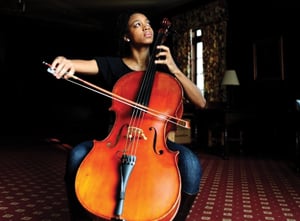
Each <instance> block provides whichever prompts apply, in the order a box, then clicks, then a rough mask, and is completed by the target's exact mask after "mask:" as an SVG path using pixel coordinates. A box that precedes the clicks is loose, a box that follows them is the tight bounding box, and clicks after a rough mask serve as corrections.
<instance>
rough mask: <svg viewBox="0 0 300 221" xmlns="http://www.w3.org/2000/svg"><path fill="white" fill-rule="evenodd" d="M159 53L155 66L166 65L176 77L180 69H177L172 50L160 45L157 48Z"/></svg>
mask: <svg viewBox="0 0 300 221" xmlns="http://www.w3.org/2000/svg"><path fill="white" fill-rule="evenodd" d="M157 50H158V53H157V54H156V58H157V59H156V60H155V64H165V65H167V67H168V68H169V71H170V72H171V73H172V74H174V75H176V73H178V72H180V70H179V68H178V67H177V65H176V63H175V62H174V59H173V57H172V54H171V52H170V49H169V48H168V47H167V46H165V45H158V46H157Z"/></svg>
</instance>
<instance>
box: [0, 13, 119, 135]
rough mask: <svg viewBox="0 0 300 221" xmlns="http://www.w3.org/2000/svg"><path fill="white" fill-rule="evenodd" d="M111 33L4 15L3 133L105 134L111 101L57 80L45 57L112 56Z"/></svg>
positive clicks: (0, 35)
mask: <svg viewBox="0 0 300 221" xmlns="http://www.w3.org/2000/svg"><path fill="white" fill-rule="evenodd" d="M110 31H112V29H110V30H106V31H105V33H104V32H102V31H101V30H99V29H96V28H95V29H89V28H80V29H78V28H76V27H69V26H67V25H64V24H54V23H47V22H37V21H33V20H30V19H25V18H21V17H7V16H4V17H1V32H0V39H1V41H0V55H1V56H0V61H1V62H0V65H1V89H0V98H1V116H0V117H1V125H2V128H3V129H2V135H20V136H40V135H41V136H54V137H55V136H56V137H57V136H58V137H61V138H65V139H69V140H72V141H73V140H76V141H81V140H82V138H97V137H103V135H104V134H106V132H107V124H108V117H107V115H106V111H104V110H107V109H108V107H109V102H108V100H107V99H105V98H104V97H103V96H101V95H98V94H95V93H94V92H91V91H88V90H87V89H83V88H80V87H79V86H76V85H73V84H71V83H69V82H67V81H64V80H56V79H55V78H54V77H53V76H51V74H49V73H48V72H47V71H46V70H47V67H46V66H44V65H43V64H42V61H46V62H48V63H51V62H52V60H53V59H54V58H55V57H56V56H58V55H64V56H66V57H69V58H87V59H88V58H92V57H93V56H95V55H101V54H112V53H113V52H112V50H113V49H114V45H111V40H112V37H111V34H110V33H109V32H110ZM89 80H91V81H92V82H93V81H95V82H96V79H92V78H91V79H89Z"/></svg>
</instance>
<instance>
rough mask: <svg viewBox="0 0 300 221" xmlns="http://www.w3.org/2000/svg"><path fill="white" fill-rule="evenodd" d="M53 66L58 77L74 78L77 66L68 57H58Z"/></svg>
mask: <svg viewBox="0 0 300 221" xmlns="http://www.w3.org/2000/svg"><path fill="white" fill-rule="evenodd" d="M51 68H52V69H53V70H54V74H53V75H54V76H55V77H56V78H57V79H60V78H65V79H68V78H72V77H73V76H74V74H75V66H74V64H73V62H72V60H70V59H67V58H66V57H63V56H58V57H56V58H55V59H54V60H53V62H52V64H51Z"/></svg>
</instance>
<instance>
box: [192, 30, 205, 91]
mask: <svg viewBox="0 0 300 221" xmlns="http://www.w3.org/2000/svg"><path fill="white" fill-rule="evenodd" d="M191 34H192V36H193V47H192V52H193V53H192V54H193V56H194V57H193V58H192V63H194V64H193V65H192V67H194V70H193V72H194V73H195V74H194V75H195V79H194V80H195V83H196V85H197V87H198V88H199V89H200V90H201V92H202V94H203V95H204V92H205V90H204V80H205V79H204V72H203V42H202V31H201V29H196V30H195V31H192V33H191Z"/></svg>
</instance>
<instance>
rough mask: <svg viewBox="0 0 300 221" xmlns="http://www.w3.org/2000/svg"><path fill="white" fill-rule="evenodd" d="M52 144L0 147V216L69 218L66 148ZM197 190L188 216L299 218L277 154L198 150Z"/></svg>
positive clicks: (299, 185)
mask: <svg viewBox="0 0 300 221" xmlns="http://www.w3.org/2000/svg"><path fill="white" fill-rule="evenodd" d="M57 147H58V146H57V145H53V144H47V143H42V144H38V145H32V144H26V143H25V144H18V145H16V146H7V145H1V147H0V220H1V221H22V220H27V221H52V220H53V221H68V220H69V216H68V208H67V199H66V195H65V189H64V182H63V176H64V166H65V159H66V154H67V151H64V150H61V149H59V148H57ZM199 156H200V159H201V162H202V165H203V169H204V173H203V178H202V183H201V186H200V188H201V191H200V193H199V194H198V196H197V198H196V201H195V203H194V205H193V207H192V210H191V211H190V215H189V217H188V218H187V221H201V220H212V221H250V220H253V221H260V220H261V221H266V220H272V221H273V220H274V221H297V220H299V221H300V178H299V174H297V173H295V172H294V171H293V170H292V169H291V168H289V166H288V165H287V164H286V163H285V162H284V161H280V160H271V159H255V158H244V157H231V158H230V159H229V160H222V159H221V158H219V157H217V156H213V155H209V154H205V153H201V154H199Z"/></svg>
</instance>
